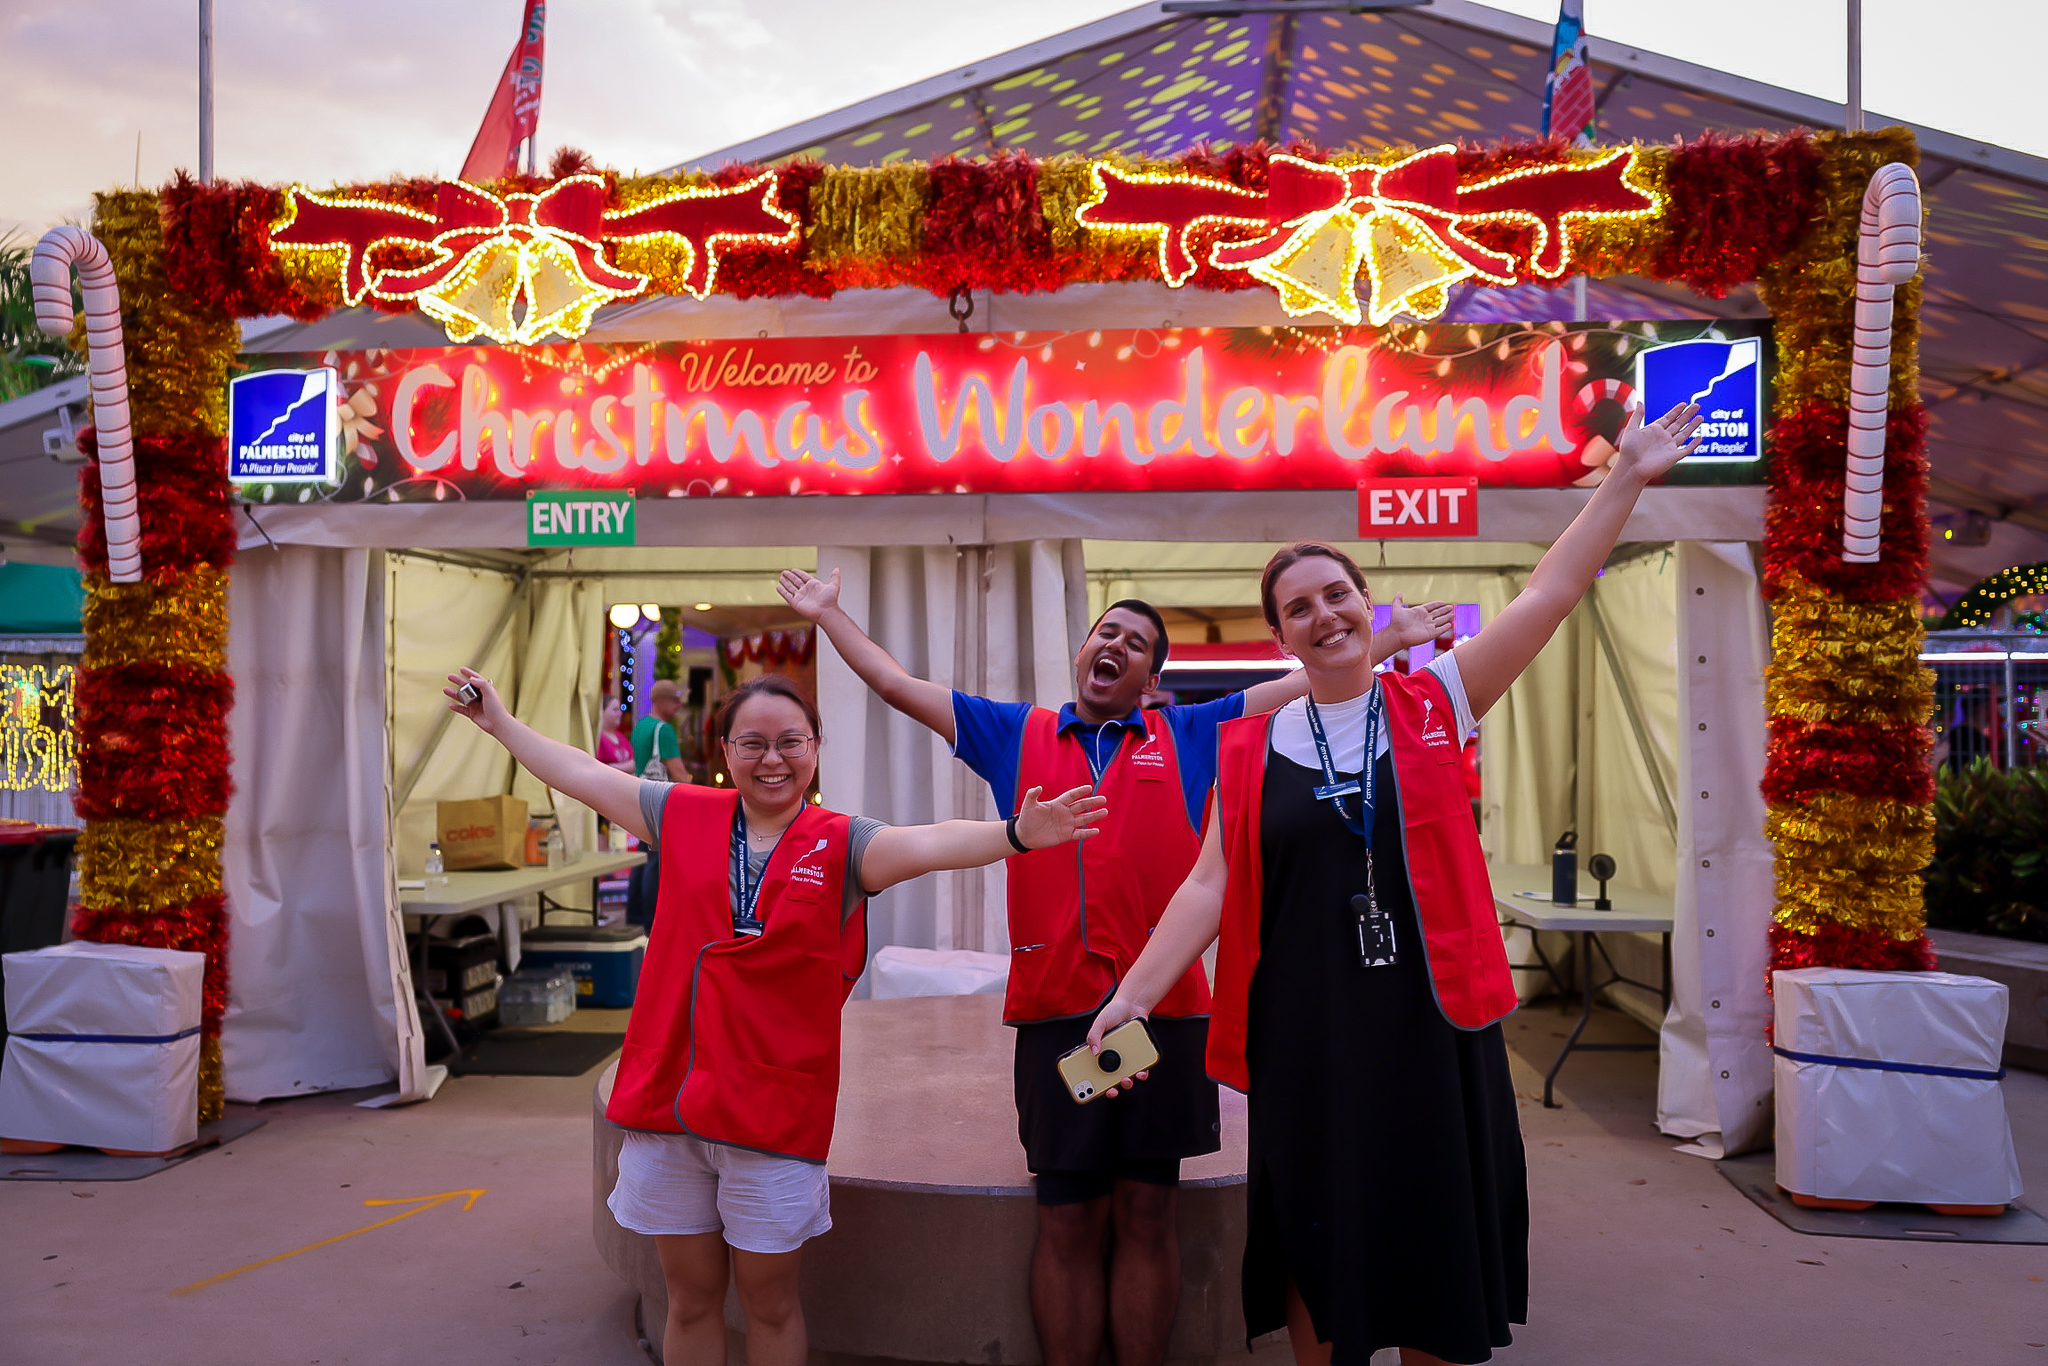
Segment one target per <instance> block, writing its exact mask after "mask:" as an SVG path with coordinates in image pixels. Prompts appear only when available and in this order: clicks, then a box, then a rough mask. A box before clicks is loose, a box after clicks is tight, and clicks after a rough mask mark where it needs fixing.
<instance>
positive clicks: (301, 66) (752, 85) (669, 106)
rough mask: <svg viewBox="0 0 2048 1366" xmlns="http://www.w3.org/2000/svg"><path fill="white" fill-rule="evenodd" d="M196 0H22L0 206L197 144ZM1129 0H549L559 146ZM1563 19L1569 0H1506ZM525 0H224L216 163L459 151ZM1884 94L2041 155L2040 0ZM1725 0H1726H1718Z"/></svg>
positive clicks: (1750, 29) (2030, 0)
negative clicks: (1559, 1)
mask: <svg viewBox="0 0 2048 1366" xmlns="http://www.w3.org/2000/svg"><path fill="white" fill-rule="evenodd" d="M196 8H197V6H196V4H195V3H194V0H9V3H8V4H7V5H6V6H5V11H6V12H5V13H0V127H5V128H6V129H8V130H9V139H8V141H9V143H10V145H11V147H12V149H13V150H12V152H11V153H10V155H9V156H8V158H7V162H6V166H7V175H6V180H5V184H4V187H0V226H22V227H25V228H28V229H30V230H31V231H36V232H40V231H41V230H42V229H43V228H44V227H47V226H48V225H50V224H52V223H55V222H58V221H61V220H63V219H65V218H67V217H72V218H77V217H82V216H83V215H84V214H85V213H86V211H87V205H88V201H89V196H90V195H91V193H92V192H93V191H94V190H96V189H101V188H104V187H107V186H110V185H116V184H126V183H128V182H130V181H131V180H133V179H134V178H135V176H136V173H137V151H136V143H137V137H138V135H139V136H140V139H141V155H140V175H141V180H142V182H143V183H144V184H150V185H156V184H161V183H162V182H163V181H164V180H165V179H166V178H168V176H169V175H170V173H171V171H172V170H173V169H174V168H176V167H179V166H190V165H192V163H193V161H194V158H195V155H196V149H197V146H198V137H197V133H196V131H195V130H196V126H197V116H196V113H195V107H196V76H195V70H196V66H197V51H198V45H197V39H196V36H195V29H196V25H195V18H194V16H195V12H196ZM1123 8H1126V6H1125V5H1124V4H1118V3H1102V2H1101V0H555V3H553V4H551V5H550V6H549V13H548V35H547V37H548V52H547V87H546V95H545V102H544V104H543V105H542V110H541V124H540V136H541V145H542V146H543V147H544V148H552V147H554V146H556V145H558V144H561V143H569V144H573V145H575V146H578V147H582V148H584V149H585V150H586V151H589V152H591V153H592V154H594V155H595V156H596V157H597V158H598V160H599V161H601V162H604V163H608V164H611V165H615V166H619V167H621V168H629V169H630V168H635V167H637V168H640V169H644V170H653V169H656V168H658V167H661V166H666V165H671V164H673V163H675V162H677V161H681V160H684V159H685V158H688V157H690V156H693V155H696V154H698V153H702V152H707V151H712V150H716V149H717V148H720V147H724V146H727V145H730V144H732V143H735V142H739V141H741V140H743V139H745V138H749V137H752V136H754V135H756V134H760V133H765V132H770V131H773V130H774V129H776V128H780V127H782V126H784V125H786V124H789V123H792V122H795V121H796V120H798V119H802V118H806V117H809V116H811V115H814V114H819V113H823V112H825V111H827V110H830V109H834V108H837V107H838V106H840V105H843V104H848V103H851V102H852V101H855V100H859V99H864V98H866V97H867V96H870V95H875V94H880V93H882V92H884V91H887V90H891V89H894V88H896V87H897V86H900V85H904V84H907V83H908V82H911V81H914V80H917V79H919V78H921V77H925V76H930V75H934V74H936V73H938V72H941V71H945V70H948V69H950V68H952V67H956V66H962V65H965V64H967V63H970V62H973V61H975V60H976V59H978V58H981V57H985V56H989V55H991V54H993V53H997V52H1001V51H1003V50H1004V49H1006V48H1010V47H1015V46H1017V45H1019V44H1021V43H1024V42H1028V41H1031V40H1032V39H1035V38H1040V37H1044V36H1046V35H1048V34H1051V33H1056V32H1058V31H1060V30H1062V29H1066V28H1070V27H1073V26H1074V25H1076V24H1082V23H1086V22H1088V21H1089V20H1092V19H1096V18H1099V17H1101V16H1103V15H1106V14H1112V13H1115V12H1117V11H1118V10H1121V9H1123ZM1496 8H1499V9H1503V10H1508V11H1511V12H1513V13H1518V14H1523V15H1528V16H1533V17H1537V18H1542V19H1545V20H1548V19H1552V18H1554V17H1555V15H1556V12H1557V5H1556V3H1555V0H1497V3H1496ZM1844 8H1845V7H1844V0H1711V2H1710V3H1709V0H1586V10H1587V20H1588V25H1589V27H1590V28H1591V30H1592V31H1593V32H1594V33H1595V34H1597V35H1601V36H1606V37H1611V38H1614V39H1616V40H1618V41H1621V42H1626V43H1631V44H1634V45H1636V46H1638V47H1643V48H1648V49H1650V50H1652V51H1657V52H1663V53H1668V54H1670V55H1672V56H1676V57H1683V58H1685V59H1687V60H1690V61H1694V62H1699V63H1702V64H1705V65H1708V66H1715V67H1719V68H1721V69H1723V70H1727V71H1732V72H1736V73H1739V74H1741V75H1745V76H1749V77H1753V78H1755V79H1758V80H1764V81H1769V82H1771V83H1773V84H1777V85H1783V86H1789V87H1792V88H1794V89H1799V90H1804V91H1808V92H1810V93H1812V94H1814V95H1819V96H1822V97H1825V98H1830V99H1840V98H1841V97H1842V93H1843V87H1844V76H1843V57H1842V50H1843V45H1842V24H1843V13H1844ZM520 9H521V4H520V0H215V14H216V19H215V25H216V40H215V55H214V72H215V83H216V87H217V93H216V134H215V137H216V149H215V159H216V169H217V171H218V173H219V174H220V175H222V176H232V177H238V178H239V177H247V178H251V179H257V180H265V181H287V180H294V179H302V180H307V181H312V182H316V183H317V182H321V181H334V180H362V179H368V178H374V177H378V176H382V175H386V174H391V173H407V174H416V175H418V174H424V175H452V174H453V173H454V172H455V171H457V170H458V169H459V168H460V166H461V163H462V158H463V154H464V153H465V152H466V151H467V150H468V147H469V141H470V139H471V137H472V136H474V134H475V132H476V126H477V123H478V121H479V120H480V119H481V117H482V115H483V110H484V106H485V104H486V102H487V101H488V99H489V96H490V90H491V85H492V83H493V81H494V80H495V79H496V77H497V74H498V71H499V69H500V68H501V67H502V66H503V65H504V61H505V56H506V54H507V53H508V52H509V51H510V50H511V46H512V41H513V38H514V36H515V30H516V29H517V26H518V16H519V13H520ZM1864 10H1865V19H1864V24H1865V30H1866V37H1865V75H1864V90H1865V100H1866V103H1867V104H1868V105H1869V107H1870V108H1871V109H1873V110H1875V111H1878V112H1881V113H1886V114H1891V115H1894V116H1896V117H1901V118H1906V119H1910V120H1912V121H1914V122H1917V123H1922V124H1926V125H1930V126H1932V127H1936V128H1942V129H1946V130H1948V131H1950V132H1955V133H1961V134H1965V135H1967V136H1970V137H1974V138H1980V139H1983V140H1986V141H1990V142H1996V143H1999V144H2001V145H2004V146H2007V147H2014V148H2018V149H2021V150H2023V151H2028V152H2032V153H2035V154H2037V155H2043V156H2048V105H2044V102H2043V100H2042V98H2041V93H2040V84H2041V75H2040V72H2039V69H2038V64H2039V63H2040V61H2041V60H2042V54H2043V52H2044V50H2048V0H1940V3H1928V0H1866V2H1865V5H1864ZM1707 15H1711V18H1710V19H1708V18H1706V17H1704V16H1707Z"/></svg>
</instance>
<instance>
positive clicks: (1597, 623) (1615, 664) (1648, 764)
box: [1586, 584, 1678, 835]
mask: <svg viewBox="0 0 2048 1366" xmlns="http://www.w3.org/2000/svg"><path fill="white" fill-rule="evenodd" d="M1586 607H1587V609H1588V614H1589V615H1590V616H1591V617H1592V619H1593V635H1594V637H1595V638H1596V639H1598V640H1599V642H1600V653H1601V654H1603V655H1605V656H1607V670H1608V672H1609V673H1611V674H1613V675H1614V689H1615V691H1616V692H1618V693H1620V694H1621V709H1622V712H1623V713H1624V714H1625V715H1627V717H1628V728H1629V729H1630V730H1631V731H1633V732H1634V733H1635V737H1636V748H1637V749H1639V750H1641V751H1642V755H1643V767H1644V768H1646V769H1648V770H1649V771H1650V786H1651V787H1652V788H1653V789H1654V790H1655V791H1656V793H1657V805H1659V806H1661V807H1663V808H1664V821H1665V824H1667V825H1669V826H1670V827H1671V833H1672V834H1673V835H1676V834H1677V833H1678V808H1677V807H1676V806H1675V805H1673V804H1672V801H1671V792H1670V790H1669V789H1668V788H1666V787H1665V786H1664V770H1663V769H1661V768H1659V767H1658V766H1657V751H1656V749H1655V748H1653V747H1652V746H1651V744H1650V728H1649V727H1648V726H1647V725H1645V724H1644V723H1643V712H1642V708H1641V706H1640V705H1639V704H1638V703H1637V701H1636V691H1635V687H1634V685H1633V684H1631V683H1630V682H1629V677H1628V675H1627V674H1626V673H1624V672H1623V671H1622V667H1621V655H1620V654H1619V653H1618V652H1617V651H1616V650H1615V648H1614V638H1613V637H1612V636H1610V635H1609V634H1608V633H1607V618H1606V617H1605V616H1604V615H1602V614H1601V611H1600V590H1599V586H1598V585H1597V584H1596V585H1595V586H1594V587H1593V588H1592V589H1591V590H1590V591H1588V592H1587V594H1586Z"/></svg>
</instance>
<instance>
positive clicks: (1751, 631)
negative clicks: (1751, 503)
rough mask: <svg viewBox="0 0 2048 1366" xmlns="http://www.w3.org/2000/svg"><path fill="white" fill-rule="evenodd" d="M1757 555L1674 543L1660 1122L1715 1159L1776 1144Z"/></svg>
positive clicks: (1766, 642)
mask: <svg viewBox="0 0 2048 1366" xmlns="http://www.w3.org/2000/svg"><path fill="white" fill-rule="evenodd" d="M1750 552H1751V547H1750V546H1748V545H1744V544H1716V545H1709V544H1701V543H1692V542H1688V543H1683V544H1681V545H1680V546H1679V547H1678V559H1677V566H1676V568H1677V579H1678V582H1677V588H1678V595H1677V601H1678V612H1677V629H1678V640H1677V646H1678V658H1679V667H1678V673H1677V683H1678V704H1679V712H1678V717H1679V722H1678V736H1679V740H1680V744H1679V747H1678V754H1677V758H1678V778H1677V786H1678V794H1677V804H1678V856H1677V858H1676V860H1675V865H1676V869H1677V874H1678V884H1677V888H1676V896H1675V898H1674V909H1675V911H1676V921H1677V923H1676V926H1675V928H1674V930H1673V933H1672V936H1671V957H1672V979H1673V993H1672V1001H1671V1010H1670V1013H1669V1014H1668V1015H1667V1017H1666V1019H1665V1023H1664V1030H1663V1057H1662V1060H1661V1061H1662V1065H1661V1066H1660V1067H1659V1068H1658V1084H1657V1127H1658V1128H1660V1129H1662V1130H1663V1131H1664V1132H1665V1133H1668V1134H1673V1135H1676V1136H1678V1137H1681V1138H1693V1139H1697V1140H1698V1141H1699V1144H1700V1151H1702V1152H1703V1153H1705V1154H1706V1155H1708V1156H1712V1157H1718V1156H1722V1155H1724V1154H1728V1155H1732V1154H1735V1153H1741V1152H1746V1151H1748V1150H1749V1149H1751V1148H1755V1147H1760V1146H1762V1145H1763V1144H1764V1143H1766V1142H1768V1141H1769V1136H1770V1129H1771V1084H1772V1076H1771V1068H1772V1062H1771V1051H1770V1049H1769V1048H1768V1047H1767V1046H1766V1044H1765V1042H1764V1030H1765V1028H1766V1027H1767V1026H1768V1025H1769V1023H1770V1018H1771V1005H1770V997H1769V995H1768V993H1767V992H1766V990H1765V982H1766V977H1765V971H1766V969H1767V967H1768V966H1769V960H1770V941H1769V934H1770V926H1771V904H1772V900H1773V895H1774V889H1773V885H1772V866H1771V846H1770V844H1769V842H1768V841H1767V840H1765V838H1764V835H1763V829H1764V798H1763V791H1762V783H1763V776H1764V751H1765V745H1766V741H1767V736H1766V733H1765V727H1764V668H1765V665H1766V664H1768V663H1769V661H1770V626H1769V622H1768V620H1767V618H1766V616H1765V612H1764V605H1763V599H1762V598H1761V596H1760V595H1759V594H1758V591H1757V579H1756V569H1755V564H1754V562H1753V560H1752V559H1751V554H1750Z"/></svg>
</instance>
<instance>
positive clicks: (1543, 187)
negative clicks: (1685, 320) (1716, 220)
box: [1075, 146, 1663, 326]
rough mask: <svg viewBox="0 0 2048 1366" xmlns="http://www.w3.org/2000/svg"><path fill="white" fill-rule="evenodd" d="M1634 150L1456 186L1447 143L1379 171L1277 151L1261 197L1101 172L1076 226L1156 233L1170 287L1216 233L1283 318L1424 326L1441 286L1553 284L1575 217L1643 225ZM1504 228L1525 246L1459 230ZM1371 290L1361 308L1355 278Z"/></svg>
mask: <svg viewBox="0 0 2048 1366" xmlns="http://www.w3.org/2000/svg"><path fill="white" fill-rule="evenodd" d="M1634 168H1635V150H1634V149H1633V148H1628V147H1623V148H1617V149H1616V150H1614V151H1611V152H1608V153H1606V154H1604V155H1602V156H1600V157H1599V158H1597V159H1596V160H1592V161H1582V162H1577V163H1566V164H1555V165H1544V166H1528V167H1524V168H1521V169H1519V170H1514V171H1509V172H1507V173H1505V174H1503V175H1496V176H1491V177H1489V178H1487V179H1485V180H1481V181H1477V182H1474V183H1473V184H1470V185H1461V184H1459V183H1458V158H1457V149H1456V148H1455V147H1450V146H1443V147H1432V148H1429V149H1428V150H1427V151H1422V152H1417V153H1415V154H1414V155H1413V156H1409V157H1406V158H1404V159H1402V160H1400V161H1397V162H1394V163H1392V164H1391V165H1386V166H1350V167H1345V166H1330V165H1326V164H1324V163H1322V162H1316V161H1306V160H1303V159H1302V158H1300V157H1295V156H1289V155H1286V154H1284V153H1276V154H1275V155H1274V156H1273V157H1271V158H1270V160H1269V161H1268V164H1267V177H1266V184H1267V187H1266V189H1265V191H1264V192H1260V191H1257V190H1247V189H1242V188H1240V187H1239V186H1236V185H1233V184H1231V183H1229V182H1228V181H1224V180H1218V179H1214V178H1211V177H1207V176H1195V175H1171V174H1166V175H1161V174H1139V173H1132V172H1128V171H1120V170H1118V169H1116V168H1115V167H1113V166H1105V165H1100V164H1098V165H1097V166H1096V167H1095V183H1096V187H1097V193H1096V197H1095V198H1094V199H1092V200H1090V201H1089V202H1088V203H1086V204H1084V205H1082V206H1081V208H1080V209H1079V210H1078V211H1077V213H1076V214H1075V217H1076V218H1077V219H1078V220H1079V221H1080V222H1081V223H1082V224H1084V225H1086V226H1088V227H1091V228H1099V229H1103V230H1105V231H1111V232H1128V233H1136V234H1139V235H1141V236H1146V237H1154V238H1157V240H1158V243H1159V270H1160V274H1161V275H1163V276H1164V277H1165V279H1166V282H1167V284H1169V285H1173V286H1175V287H1178V286H1180V285H1182V284H1185V283H1186V282H1187V279H1188V277H1189V276H1191V275H1193V274H1194V272H1195V269H1196V267H1197V265H1199V264H1200V263H1199V262H1198V261H1197V260H1196V258H1195V255H1194V248H1193V247H1192V245H1191V242H1190V239H1191V238H1193V237H1195V236H1196V235H1197V234H1198V233H1199V234H1201V235H1202V236H1204V237H1214V238H1215V239H1216V240H1215V243H1214V245H1213V246H1211V247H1210V248H1209V254H1208V264H1210V265H1212V266H1214V267H1216V268H1217V269H1219V270H1241V271H1245V272H1246V273H1248V274H1250V275H1252V276H1254V277H1256V278H1258V279H1261V280H1264V281H1265V282H1266V283H1268V284H1270V285H1272V286H1273V288H1274V289H1276V290H1278V291H1279V294H1280V304H1281V306H1282V307H1283V308H1285V309H1286V310H1287V311H1288V313H1289V314H1291V315H1297V316H1298V315H1300V314H1303V313H1310V312H1315V311H1318V310H1320V311H1322V312H1324V313H1329V314H1332V315H1334V316H1336V317H1339V318H1342V319H1343V320H1344V321H1345V322H1348V323H1357V322H1359V321H1360V320H1361V318H1363V319H1364V320H1367V321H1370V322H1371V323H1372V324H1373V325H1374V326H1379V325H1380V324H1382V323H1385V322H1386V321H1387V320H1388V319H1390V318H1392V317H1393V316H1394V315H1395V314H1396V313H1404V312H1405V313H1409V314H1411V315H1413V316H1414V317H1416V318H1421V319H1429V318H1434V317H1435V316H1437V314H1439V313H1441V312H1443V310H1444V308H1445V306H1446V305H1447V304H1448V303H1449V300H1450V295H1449V287H1450V286H1451V285H1452V284H1455V283H1456V282H1457V281H1459V280H1463V279H1466V278H1468V277H1474V276H1476V277H1478V278H1479V279H1483V280H1486V281H1487V282H1489V283H1491V284H1496V285H1511V284H1515V283H1517V282H1518V281H1519V280H1520V279H1521V278H1522V274H1523V272H1524V271H1525V270H1526V271H1527V272H1528V273H1530V274H1534V275H1537V276H1540V277H1542V278H1544V279H1549V280H1554V279H1556V278H1558V277H1559V276H1560V275H1562V274H1564V272H1565V269H1566V267H1567V266H1569V265H1570V263H1571V228H1572V224H1573V223H1574V222H1580V221H1591V220H1600V219H1613V218H1642V217H1648V216H1651V215H1654V214H1657V213H1660V212H1662V209H1663V203H1662V200H1661V199H1660V198H1659V197H1658V196H1657V195H1656V194H1654V193H1652V192H1650V191H1648V190H1644V189H1641V188H1639V187H1637V186H1636V185H1634V184H1631V183H1630V182H1629V179H1628V176H1629V173H1630V172H1631V171H1632V170H1633V169H1634ZM1489 223H1506V224H1511V225H1514V226H1516V227H1521V228H1525V229H1527V232H1528V243H1527V246H1526V247H1525V248H1524V249H1523V250H1521V251H1519V252H1509V251H1501V250H1498V249H1495V248H1492V247H1488V246H1486V245H1484V244H1483V243H1481V242H1478V241H1475V240H1473V238H1472V237H1471V236H1470V235H1469V233H1468V231H1467V229H1469V228H1471V227H1474V226H1477V225H1481V224H1489ZM1361 270H1363V271H1364V272H1365V274H1366V277H1367V280H1368V282H1369V289H1368V300H1367V307H1366V308H1365V309H1364V310H1361V309H1360V308H1359V299H1358V274H1359V272H1360V271H1361Z"/></svg>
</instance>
